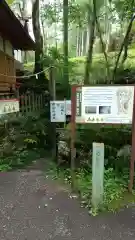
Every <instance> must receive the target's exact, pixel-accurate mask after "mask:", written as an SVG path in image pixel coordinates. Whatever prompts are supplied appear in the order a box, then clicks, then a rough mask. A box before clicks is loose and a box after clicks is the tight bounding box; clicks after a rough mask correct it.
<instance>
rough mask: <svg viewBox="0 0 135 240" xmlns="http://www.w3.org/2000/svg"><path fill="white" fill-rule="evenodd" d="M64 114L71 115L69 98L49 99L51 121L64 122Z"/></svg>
mask: <svg viewBox="0 0 135 240" xmlns="http://www.w3.org/2000/svg"><path fill="white" fill-rule="evenodd" d="M66 115H71V100H65V101H57V100H56V101H50V117H51V122H65V121H66Z"/></svg>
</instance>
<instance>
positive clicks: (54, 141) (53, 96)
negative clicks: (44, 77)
mask: <svg viewBox="0 0 135 240" xmlns="http://www.w3.org/2000/svg"><path fill="white" fill-rule="evenodd" d="M54 76H55V75H54V68H53V67H51V68H50V85H49V87H50V96H51V100H52V101H54V100H56V82H55V77H54ZM51 129H52V131H51V135H52V136H51V139H52V158H53V160H56V158H57V137H56V123H51Z"/></svg>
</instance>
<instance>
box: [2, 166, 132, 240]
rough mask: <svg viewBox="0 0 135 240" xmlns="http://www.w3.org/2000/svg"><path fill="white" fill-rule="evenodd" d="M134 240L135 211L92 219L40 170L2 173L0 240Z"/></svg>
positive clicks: (129, 210)
mask: <svg viewBox="0 0 135 240" xmlns="http://www.w3.org/2000/svg"><path fill="white" fill-rule="evenodd" d="M49 239H50V240H51V239H54V240H62V239H63V240H64V239H65V240H69V239H70V240H71V239H72V240H120V239H122V240H134V239H135V207H132V208H128V209H125V210H121V211H120V212H119V213H117V214H110V213H109V214H103V215H101V216H98V217H91V216H89V215H88V213H87V211H86V210H85V209H83V208H81V207H80V205H79V202H78V200H77V199H72V198H70V194H69V192H68V190H67V189H65V187H63V186H60V185H58V184H57V183H56V182H55V181H52V180H50V179H48V178H45V176H44V174H43V172H42V171H41V170H40V169H36V168H35V169H34V168H33V169H31V170H30V169H29V171H28V170H23V171H16V172H8V173H0V240H49Z"/></svg>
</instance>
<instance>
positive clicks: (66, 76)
mask: <svg viewBox="0 0 135 240" xmlns="http://www.w3.org/2000/svg"><path fill="white" fill-rule="evenodd" d="M63 28H64V29H63V32H64V36H63V52H64V74H63V75H64V81H65V82H66V85H67V86H69V71H68V0H63Z"/></svg>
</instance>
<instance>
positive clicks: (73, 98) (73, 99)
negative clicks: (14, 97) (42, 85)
mask: <svg viewBox="0 0 135 240" xmlns="http://www.w3.org/2000/svg"><path fill="white" fill-rule="evenodd" d="M75 117H76V86H73V87H72V89H71V139H70V151H71V177H72V190H73V191H75V128H76V123H75Z"/></svg>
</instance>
